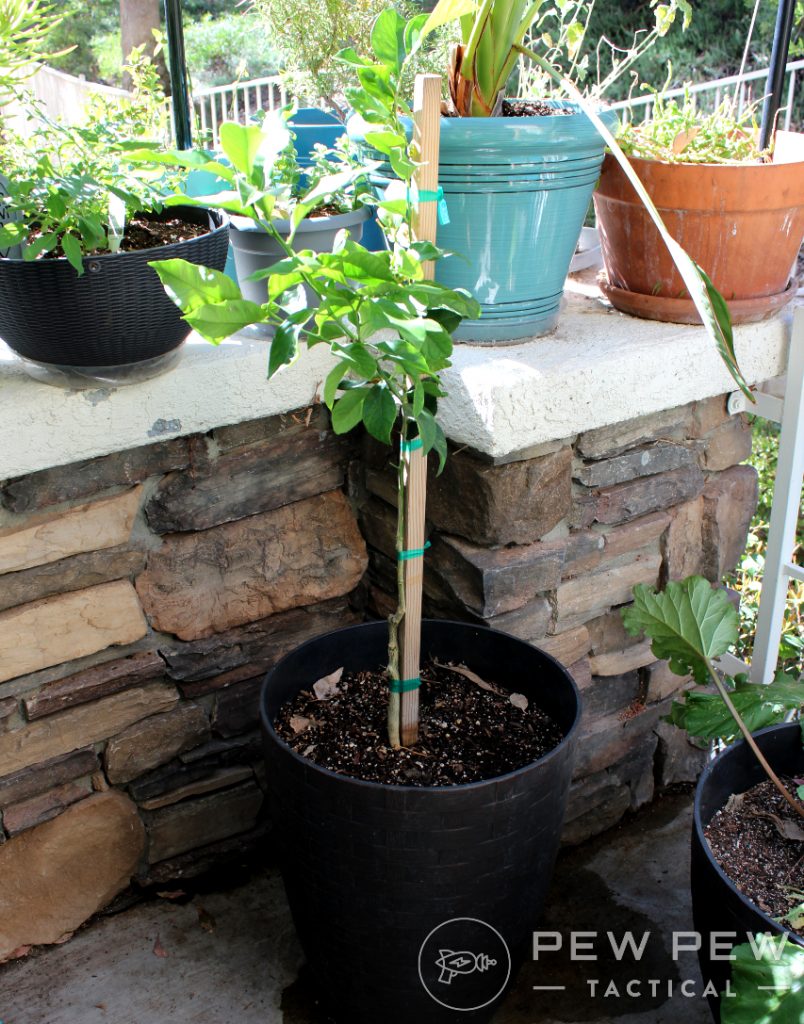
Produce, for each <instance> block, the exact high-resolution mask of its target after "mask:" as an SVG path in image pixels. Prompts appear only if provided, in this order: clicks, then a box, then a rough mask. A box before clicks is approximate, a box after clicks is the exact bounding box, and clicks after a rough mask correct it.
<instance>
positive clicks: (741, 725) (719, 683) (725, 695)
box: [706, 658, 804, 818]
mask: <svg viewBox="0 0 804 1024" xmlns="http://www.w3.org/2000/svg"><path fill="white" fill-rule="evenodd" d="M706 668H707V671H708V672H709V676H710V678H711V680H712V682H713V683H714V684H715V687H716V688H717V692H718V693H719V694H720V699H721V700H722V701H723V703H724V704H725V705H726V708H727V710H728V712H729V714H730V715H731V717H732V718H733V719H734V721H735V723H736V725H737V728H738V729H739V730H740V732H741V733H742V734H743V738H744V739H745V742H746V743H747V744H748V746H749V747H750V748H751V750H752V751H753V752H754V756H755V757H756V759H757V761H759V763H760V764H761V765H762V769H763V771H764V772H765V774H766V775H767V776H768V778H769V779H770V781H771V782H772V783H773V784H774V786H775V787H776V788H777V789H778V790H779V792H780V793H781V794H782V796H783V797H784V798H785V800H786V801H787V802H788V803H789V804H790V806H791V807H792V808H793V810H794V811H795V812H796V814H800V815H801V817H802V818H804V806H802V805H801V804H800V803H799V802H798V800H796V799H795V798H794V797H792V796H791V795H790V793H788V791H787V787H786V786H785V785H784V784H783V783H782V781H781V779H780V778H779V776H778V775H777V774H776V772H775V771H774V770H773V768H771V766H770V765H769V764H768V761H767V758H766V757H765V755H764V754H763V753H762V751H761V750H760V749H759V747H758V746H757V742H756V740H755V739H754V737H753V736H752V735H751V732H750V731H749V729H748V726H747V725H746V724H745V722H744V721H743V720H742V717H741V715H740V712H739V711H738V710H737V708H736V707H735V706H734V702H733V701H732V699H731V695H730V694H729V691H728V690H727V689H726V686H725V684H724V683H723V680H722V679H721V678H720V676H719V675H718V674H717V672H716V671H715V668H714V666H713V665H712V663H711V662H710V661H709V659H708V658H707V659H706Z"/></svg>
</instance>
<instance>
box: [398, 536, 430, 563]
mask: <svg viewBox="0 0 804 1024" xmlns="http://www.w3.org/2000/svg"><path fill="white" fill-rule="evenodd" d="M429 547H430V541H429V540H428V541H427V543H426V544H425V545H424V547H423V548H411V549H410V551H400V552H399V554H398V555H397V556H396V557H397V559H398V561H400V562H409V561H410V560H411V558H424V553H425V551H426V550H427V549H428V548H429Z"/></svg>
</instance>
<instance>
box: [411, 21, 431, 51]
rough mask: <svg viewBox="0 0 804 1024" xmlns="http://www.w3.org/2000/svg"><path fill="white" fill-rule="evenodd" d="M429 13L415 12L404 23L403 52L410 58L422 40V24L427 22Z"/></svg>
mask: <svg viewBox="0 0 804 1024" xmlns="http://www.w3.org/2000/svg"><path fill="white" fill-rule="evenodd" d="M429 18H430V16H429V14H417V15H416V16H415V17H413V18H410V19H409V20H408V23H407V25H405V53H406V54H407V56H408V57H409V58H410V57H412V56H413V54H414V53H416V51H417V50H418V49H419V47H420V46H421V45H422V43H423V42H424V36H425V32H424V26H425V25H426V24H427V22H428V20H429Z"/></svg>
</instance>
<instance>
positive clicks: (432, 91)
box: [400, 75, 441, 747]
mask: <svg viewBox="0 0 804 1024" xmlns="http://www.w3.org/2000/svg"><path fill="white" fill-rule="evenodd" d="M440 134H441V77H440V75H417V77H416V84H415V86H414V91H413V141H414V146H415V158H416V160H417V161H418V162H419V167H418V169H417V171H416V174H415V175H414V183H415V186H416V189H417V190H418V192H419V193H421V192H435V191H436V190H437V189H438V150H439V143H440ZM437 224H438V203H437V202H433V201H429V202H420V203H418V204H417V210H416V212H415V213H414V220H413V231H414V235H415V237H416V239H417V240H418V241H427V242H435V240H436V228H437ZM424 272H425V277H427V278H428V279H429V280H432V279H433V276H434V274H435V267H434V266H433V264H432V263H427V264H425V267H424ZM400 457H401V458H403V459H404V460H406V462H407V471H406V476H407V486H406V489H405V494H406V498H405V550H406V551H420V550H421V549H422V548H423V547H424V509H425V504H426V500H427V458H426V457H425V456H424V455H423V454H422V451H421V448H418V449H414V450H413V451H409V452H403V453H401V456H400ZM404 564H405V617H404V619H403V620H402V628H401V636H400V651H401V672H400V676H401V678H402V679H416V678H418V676H419V673H420V671H421V667H420V661H421V641H422V636H421V633H422V585H423V583H424V558H411V559H408V560H406V561H405V563H404ZM401 717H402V728H401V739H402V745H403V746H406V747H409V746H411V745H412V744H414V743H416V741H417V740H418V738H419V691H418V690H411V691H409V692H408V693H403V694H402V716H401Z"/></svg>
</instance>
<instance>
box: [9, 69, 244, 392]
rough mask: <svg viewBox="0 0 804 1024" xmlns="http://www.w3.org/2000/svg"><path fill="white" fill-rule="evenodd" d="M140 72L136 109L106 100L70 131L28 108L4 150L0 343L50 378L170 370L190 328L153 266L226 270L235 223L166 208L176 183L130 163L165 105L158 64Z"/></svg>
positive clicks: (122, 377) (120, 377) (119, 378)
mask: <svg viewBox="0 0 804 1024" xmlns="http://www.w3.org/2000/svg"><path fill="white" fill-rule="evenodd" d="M130 72H131V73H132V78H133V81H134V94H133V98H132V101H131V103H129V104H125V105H121V106H119V107H118V106H116V105H114V104H112V103H111V102H109V101H104V100H102V99H99V100H97V101H96V104H95V105H94V106H93V107H92V108H91V110H90V112H89V116H88V119H87V120H86V123H84V124H82V125H66V124H63V123H61V122H58V121H53V120H52V119H50V118H48V117H47V116H46V115H45V113H44V112H43V111H42V110H41V109H40V108H39V107H38V106H36V105H35V104H33V103H32V101H30V100H28V101H27V103H28V115H29V116H28V125H27V130H26V132H25V133H24V134H18V135H12V134H11V133H10V132H6V133H5V134H4V136H3V137H2V141H1V142H0V157H1V159H2V166H3V169H4V171H5V174H6V179H7V181H6V186H5V190H4V195H3V196H2V198H0V209H2V217H0V220H3V221H4V222H5V223H4V224H3V225H2V227H0V250H3V249H8V250H9V255H7V256H5V257H3V258H0V337H2V338H3V340H4V341H5V342H6V343H7V344H8V346H9V347H10V348H11V349H12V350H13V351H14V352H16V353H17V355H19V356H20V357H21V358H22V359H23V360H24V361H25V365H26V368H27V369H28V370H29V372H31V373H32V374H33V375H35V376H39V377H41V378H42V379H45V380H48V381H51V382H64V381H68V382H69V383H76V382H80V381H82V380H85V379H87V378H90V379H92V380H97V379H103V380H106V381H110V382H114V383H123V382H126V381H131V380H142V379H146V378H147V377H149V376H153V375H154V374H155V373H157V372H162V371H163V370H165V369H167V368H168V367H169V366H170V365H172V364H173V362H175V360H176V358H177V355H178V349H179V347H180V346H181V344H182V342H183V341H184V339H185V338H186V336H187V334H188V333H189V328H188V326H187V324H186V323H184V322H183V321H182V319H181V317H180V316H179V315H178V313H177V311H176V309H175V307H174V306H173V304H172V303H171V302H170V301H169V300H168V299H167V297H166V296H165V294H164V290H163V289H162V287H161V284H160V282H159V278H158V277H157V275H156V274H154V272H153V270H152V269H151V268H150V266H149V263H151V262H152V261H153V260H154V259H158V258H170V257H173V256H183V257H184V258H186V259H188V260H190V261H193V262H197V263H199V264H204V265H208V266H212V267H218V268H222V267H223V265H224V262H225V258H226V247H227V232H226V225H225V222H224V218H223V217H222V216H221V215H220V214H219V213H213V212H210V211H199V210H195V209H190V208H185V209H183V210H180V211H175V210H173V211H169V212H168V211H166V210H165V209H164V204H163V199H164V196H165V195H166V194H167V193H171V192H173V191H175V188H176V186H177V184H178V181H177V179H176V178H175V176H172V177H171V176H165V174H164V170H163V169H162V168H159V167H157V168H147V167H143V166H141V165H136V166H135V165H134V164H132V163H131V162H129V161H128V160H127V158H126V146H127V145H128V144H130V143H132V141H134V140H137V139H140V138H141V137H143V136H145V137H151V136H152V133H153V132H154V131H156V130H158V128H159V124H160V120H161V118H162V116H163V113H162V111H163V109H164V108H163V106H162V102H163V100H164V97H163V96H162V94H161V93H160V92H159V80H158V76H157V73H156V71H155V69H154V68H153V66H152V65H151V64H150V62H149V61H148V60H147V58H145V57H144V56H142V54H135V56H134V63H133V64H132V65H131V67H130ZM21 99H22V100H24V97H21ZM139 144H141V143H139Z"/></svg>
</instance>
